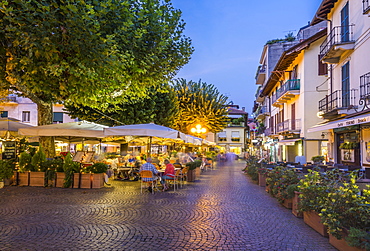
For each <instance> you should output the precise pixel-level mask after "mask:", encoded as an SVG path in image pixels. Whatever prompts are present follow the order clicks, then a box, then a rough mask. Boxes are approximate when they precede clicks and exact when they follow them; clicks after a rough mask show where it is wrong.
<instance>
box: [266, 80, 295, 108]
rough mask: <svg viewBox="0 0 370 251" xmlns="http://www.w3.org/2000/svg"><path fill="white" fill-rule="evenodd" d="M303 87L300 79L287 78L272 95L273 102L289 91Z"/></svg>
mask: <svg viewBox="0 0 370 251" xmlns="http://www.w3.org/2000/svg"><path fill="white" fill-rule="evenodd" d="M300 88H301V82H300V79H289V80H287V81H286V82H285V83H284V84H283V85H282V86H281V87H280V88H279V89H277V90H276V93H275V94H274V95H273V96H272V103H275V101H276V100H277V99H279V98H280V97H281V96H283V95H284V94H285V93H287V92H288V91H297V90H298V91H299V89H300Z"/></svg>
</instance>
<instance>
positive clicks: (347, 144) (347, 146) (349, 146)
mask: <svg viewBox="0 0 370 251" xmlns="http://www.w3.org/2000/svg"><path fill="white" fill-rule="evenodd" d="M359 146H360V144H359V143H357V142H345V143H341V144H340V146H339V149H358V148H359Z"/></svg>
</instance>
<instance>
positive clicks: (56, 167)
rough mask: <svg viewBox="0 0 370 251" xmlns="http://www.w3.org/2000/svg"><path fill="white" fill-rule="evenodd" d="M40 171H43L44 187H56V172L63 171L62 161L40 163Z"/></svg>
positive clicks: (59, 159) (58, 159) (55, 159)
mask: <svg viewBox="0 0 370 251" xmlns="http://www.w3.org/2000/svg"><path fill="white" fill-rule="evenodd" d="M41 170H45V186H49V187H53V186H56V177H57V172H58V171H63V159H62V158H54V159H48V160H46V161H45V162H43V163H42V168H41ZM60 187H61V186H60Z"/></svg>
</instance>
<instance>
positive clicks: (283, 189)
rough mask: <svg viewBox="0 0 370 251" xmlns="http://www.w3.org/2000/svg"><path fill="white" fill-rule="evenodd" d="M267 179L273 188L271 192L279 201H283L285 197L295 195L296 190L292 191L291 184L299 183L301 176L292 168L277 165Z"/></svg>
mask: <svg viewBox="0 0 370 251" xmlns="http://www.w3.org/2000/svg"><path fill="white" fill-rule="evenodd" d="M266 181H267V183H268V184H269V187H270V189H271V194H272V195H273V196H275V197H276V198H277V199H278V200H279V202H283V201H284V200H285V199H289V198H292V197H293V196H294V191H293V193H291V192H290V190H291V187H290V186H291V185H294V184H298V182H299V177H298V173H297V172H296V171H295V170H294V169H292V168H289V167H282V166H276V167H275V168H274V169H272V170H271V171H269V173H268V177H267V179H266ZM288 188H289V190H288Z"/></svg>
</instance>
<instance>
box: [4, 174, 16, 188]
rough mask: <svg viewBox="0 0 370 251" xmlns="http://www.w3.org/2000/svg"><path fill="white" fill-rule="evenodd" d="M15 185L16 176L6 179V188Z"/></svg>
mask: <svg viewBox="0 0 370 251" xmlns="http://www.w3.org/2000/svg"><path fill="white" fill-rule="evenodd" d="M14 183H15V176H14V174H13V176H12V177H10V178H9V179H4V185H5V186H11V185H14Z"/></svg>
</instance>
